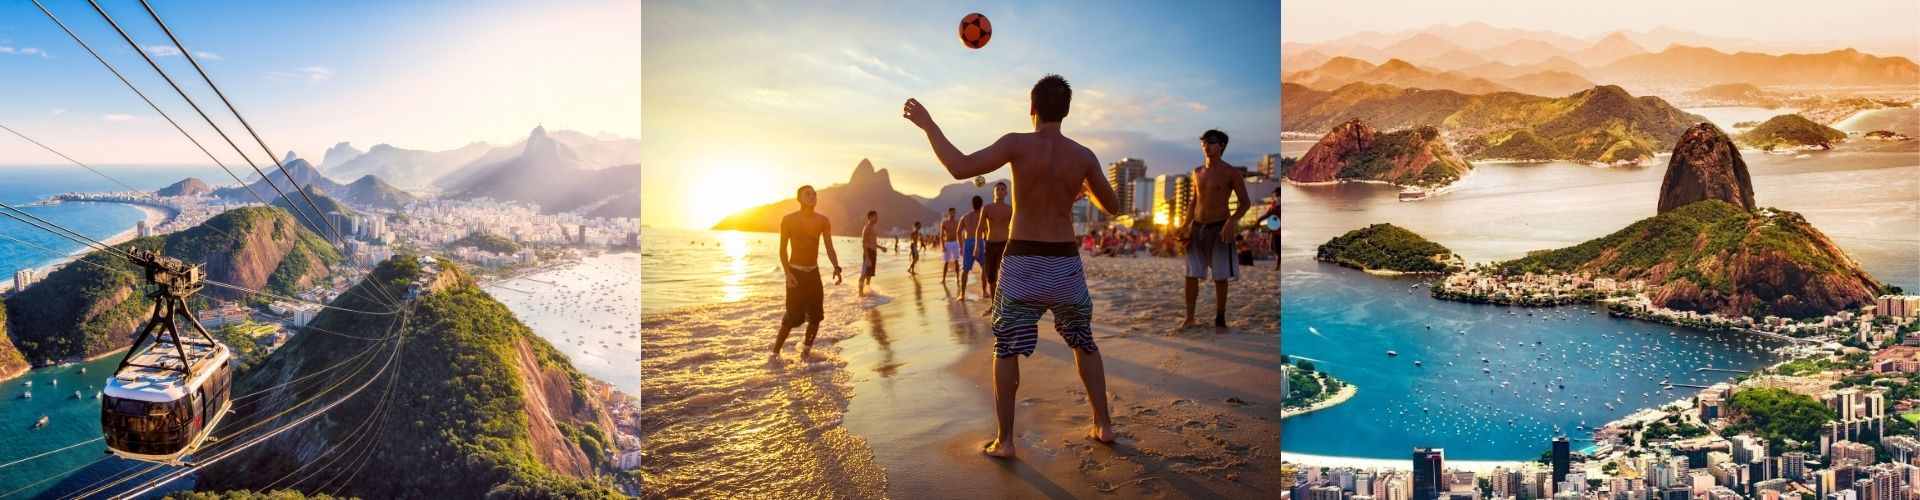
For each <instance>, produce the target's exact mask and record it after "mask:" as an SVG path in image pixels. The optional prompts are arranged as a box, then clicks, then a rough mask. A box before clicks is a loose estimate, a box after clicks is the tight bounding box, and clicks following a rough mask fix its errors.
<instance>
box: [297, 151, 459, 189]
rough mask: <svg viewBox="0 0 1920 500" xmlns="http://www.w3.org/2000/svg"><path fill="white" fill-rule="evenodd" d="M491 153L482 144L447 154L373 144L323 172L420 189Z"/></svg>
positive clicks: (341, 176)
mask: <svg viewBox="0 0 1920 500" xmlns="http://www.w3.org/2000/svg"><path fill="white" fill-rule="evenodd" d="M494 149H495V146H494V145H492V144H488V143H485V142H476V143H472V144H468V145H466V146H461V147H460V148H459V149H452V150H447V151H424V150H417V149H402V148H399V147H395V146H393V145H391V144H376V145H374V146H373V148H372V149H368V150H367V152H365V153H362V154H360V155H358V156H355V157H353V158H352V159H350V160H346V161H343V162H341V163H338V164H335V163H333V162H331V161H329V162H327V163H326V165H329V166H328V167H327V168H326V171H327V173H328V174H331V175H333V176H336V177H339V178H342V179H352V178H356V177H359V176H362V175H376V176H379V177H380V178H381V179H385V180H386V181H387V182H391V183H393V184H394V185H396V186H401V187H406V188H422V187H427V186H429V185H432V184H433V182H434V181H435V180H438V179H440V178H441V177H442V176H445V175H446V174H447V173H449V172H453V171H454V170H458V169H460V167H464V166H467V165H468V164H470V163H473V162H474V160H477V159H479V158H480V157H481V155H485V154H487V152H489V151H492V150H494Z"/></svg>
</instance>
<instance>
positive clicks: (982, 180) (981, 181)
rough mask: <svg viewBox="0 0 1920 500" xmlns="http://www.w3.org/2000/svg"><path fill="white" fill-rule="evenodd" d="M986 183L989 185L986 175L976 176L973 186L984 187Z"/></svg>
mask: <svg viewBox="0 0 1920 500" xmlns="http://www.w3.org/2000/svg"><path fill="white" fill-rule="evenodd" d="M986 185H987V177H986V176H976V177H974V178H973V187H983V186H986Z"/></svg>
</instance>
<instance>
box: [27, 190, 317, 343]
mask: <svg viewBox="0 0 1920 500" xmlns="http://www.w3.org/2000/svg"><path fill="white" fill-rule="evenodd" d="M288 240H292V241H291V243H285V242H288ZM281 244H290V245H291V248H290V249H289V250H288V251H287V253H286V254H285V255H284V256H283V255H279V254H275V253H273V252H272V251H271V250H270V249H269V248H265V247H268V246H276V245H281ZM117 246H118V247H119V248H139V249H144V250H160V251H161V254H162V255H164V256H167V257H172V258H176V259H180V260H181V261H183V262H189V263H200V264H202V265H203V268H204V269H206V270H207V272H208V277H209V278H210V279H216V280H219V279H223V278H225V277H226V276H227V275H230V274H232V273H236V272H239V271H242V270H241V269H237V267H238V266H272V268H271V269H270V270H269V269H246V270H244V271H246V272H247V273H249V274H252V275H254V276H258V275H260V274H268V275H269V276H268V278H267V280H266V282H265V283H264V286H262V289H265V290H269V291H274V292H276V293H281V294H283V295H284V294H287V293H288V292H290V291H291V290H294V289H297V288H299V287H300V285H302V284H306V283H309V282H312V281H314V280H316V279H318V278H322V277H325V276H326V274H327V272H328V271H327V269H326V268H324V267H314V263H315V262H318V263H319V264H321V265H322V266H331V265H333V264H335V263H338V262H339V261H340V259H341V257H340V254H339V252H336V251H334V250H333V248H331V247H329V246H327V244H326V243H325V242H323V241H321V240H320V239H319V238H318V237H317V236H315V235H313V234H312V233H309V232H305V231H302V230H300V228H299V225H298V224H297V223H295V222H294V221H293V219H292V216H291V215H288V214H287V213H286V212H284V211H282V210H280V209H277V208H271V207H261V206H253V207H244V208H237V209H233V210H228V211H226V212H224V213H221V214H220V215H216V216H214V217H213V218H211V219H208V220H207V222H205V223H202V224H201V225H199V226H195V227H192V228H188V229H187V230H184V231H180V232H177V233H173V234H169V235H165V236H154V237H146V238H137V239H134V240H132V241H128V242H126V243H122V244H120V245H117ZM273 259H278V260H273ZM216 268H218V269H216ZM223 273H225V274H223ZM253 273H258V274H253ZM242 285H243V286H245V284H242ZM146 292H147V289H146V281H145V279H144V274H143V271H142V270H141V269H140V268H138V267H136V266H134V265H133V264H132V263H131V262H128V261H126V260H125V259H121V258H119V257H115V256H112V255H110V254H107V253H105V252H100V251H95V252H93V253H90V254H87V255H86V256H85V257H82V258H81V259H79V260H77V261H75V262H73V263H71V264H67V265H66V267H63V268H61V269H60V270H58V271H55V272H53V273H52V274H49V275H48V276H47V277H46V279H45V280H43V281H41V282H40V283H37V284H35V285H34V286H32V287H29V288H27V290H26V291H24V292H21V293H19V294H15V295H14V296H12V297H10V298H8V299H7V300H6V302H7V307H8V308H9V309H10V310H11V312H12V313H13V314H12V317H11V318H10V322H11V324H10V325H9V326H10V327H11V331H12V332H14V337H15V338H14V341H15V342H14V344H15V345H16V346H18V347H19V348H20V351H21V353H22V354H23V355H24V356H25V357H26V358H27V359H28V360H30V361H35V362H48V361H58V360H63V359H67V358H69V357H73V356H92V355H98V354H102V353H106V352H109V351H113V350H115V349H119V348H122V347H126V345H127V344H128V343H129V342H131V340H132V336H131V334H132V332H133V330H134V329H135V328H136V327H138V326H139V325H140V324H141V322H143V321H144V320H145V319H146V315H147V313H148V312H149V311H150V310H151V309H152V307H153V306H152V303H151V302H149V301H148V300H147V298H146ZM201 293H202V294H207V295H220V294H233V292H230V291H227V290H225V289H219V288H212V287H209V288H208V289H207V290H205V291H203V292H201ZM222 296H229V297H230V296H232V295H222ZM250 300H254V301H265V300H267V299H265V298H262V297H258V296H256V297H251V298H250ZM206 305H208V302H207V300H206V299H205V298H199V299H197V303H196V304H195V306H196V307H205V306H206Z"/></svg>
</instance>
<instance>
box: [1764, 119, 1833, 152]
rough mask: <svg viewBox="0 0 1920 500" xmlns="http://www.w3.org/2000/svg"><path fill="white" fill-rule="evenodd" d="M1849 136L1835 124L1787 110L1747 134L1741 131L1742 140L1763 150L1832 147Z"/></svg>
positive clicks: (1822, 148) (1825, 148)
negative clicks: (1824, 123) (1789, 112)
mask: <svg viewBox="0 0 1920 500" xmlns="http://www.w3.org/2000/svg"><path fill="white" fill-rule="evenodd" d="M1846 140H1847V133H1846V132H1841V131H1839V130H1834V129H1833V127H1828V126H1826V125H1821V124H1818V123H1814V122H1813V120H1808V119H1807V118H1806V117H1804V116H1800V115H1795V114H1786V115H1780V116H1775V117H1773V118H1770V119H1768V120H1767V121H1766V122H1763V123H1761V124H1759V125H1755V126H1754V127H1753V129H1752V130H1748V131H1747V133H1745V134H1740V142H1741V143H1744V144H1746V145H1747V146H1750V147H1755V148H1759V149H1762V150H1767V151H1773V150H1799V149H1821V150H1827V149H1833V144H1834V143H1836V142H1843V141H1846Z"/></svg>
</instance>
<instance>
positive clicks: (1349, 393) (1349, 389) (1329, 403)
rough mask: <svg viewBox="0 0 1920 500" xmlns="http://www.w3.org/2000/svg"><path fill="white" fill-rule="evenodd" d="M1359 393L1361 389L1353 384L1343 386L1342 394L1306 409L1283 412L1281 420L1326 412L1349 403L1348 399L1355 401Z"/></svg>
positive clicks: (1341, 387) (1292, 409) (1339, 393)
mask: <svg viewBox="0 0 1920 500" xmlns="http://www.w3.org/2000/svg"><path fill="white" fill-rule="evenodd" d="M1323 387H1324V386H1323ZM1359 393H1360V388H1359V387H1354V385H1353V384H1347V385H1343V386H1340V392H1336V393H1334V394H1333V397H1330V398H1327V399H1323V400H1320V401H1319V402H1316V403H1314V404H1310V405H1307V407H1306V408H1288V409H1285V410H1282V411H1281V412H1280V418H1281V419H1283V420H1284V419H1287V418H1292V417H1295V416H1298V415H1305V414H1308V413H1313V412H1316V411H1320V410H1325V409H1327V408H1332V407H1334V406H1336V405H1339V404H1340V403H1345V402H1347V400H1348V399H1353V395H1355V394H1359Z"/></svg>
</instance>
